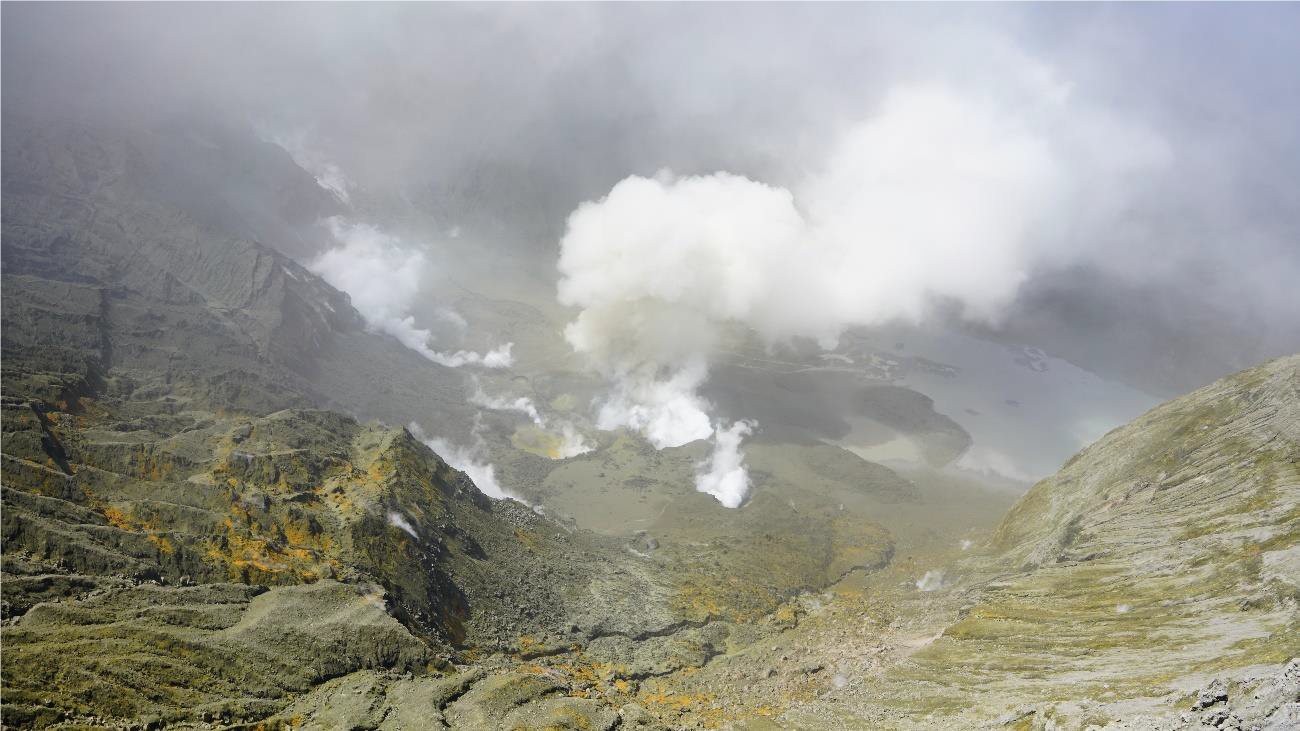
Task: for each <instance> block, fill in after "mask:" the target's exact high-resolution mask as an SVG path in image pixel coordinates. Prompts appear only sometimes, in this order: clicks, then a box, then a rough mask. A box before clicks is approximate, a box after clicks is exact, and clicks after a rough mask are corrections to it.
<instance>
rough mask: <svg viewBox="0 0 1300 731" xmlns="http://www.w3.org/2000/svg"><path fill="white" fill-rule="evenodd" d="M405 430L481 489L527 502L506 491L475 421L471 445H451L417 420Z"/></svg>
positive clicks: (493, 495) (495, 495)
mask: <svg viewBox="0 0 1300 731" xmlns="http://www.w3.org/2000/svg"><path fill="white" fill-rule="evenodd" d="M406 429H407V431H409V432H411V436H413V437H415V438H416V439H419V440H420V441H421V442H424V444H425V446H427V447H428V448H429V449H432V450H433V451H434V452H435V453H436V454H437V455H438V456H439V457H442V461H444V462H446V463H447V464H449V465H451V466H452V467H455V468H456V469H458V470H460V471H461V472H464V473H465V474H466V475H467V476H469V479H470V480H472V481H473V482H474V486H475V487H477V488H478V489H479V492H481V493H483V494H484V495H487V496H488V497H490V498H494V499H497V500H504V499H506V498H510V499H512V500H518V501H519V502H524V501H523V500H522V499H520V498H519V497H518V496H516V495H514V494H513V493H511V492H509V491H507V490H506V489H505V488H504V487H502V486H501V483H500V482H498V481H497V471H496V467H494V466H493V465H492V463H491V462H488V461H487V458H486V457H484V456H483V452H484V451H485V448H484V446H483V440H482V437H480V436H479V434H478V431H479V428H478V425H477V424H475V427H474V432H473V433H474V444H473V446H470V447H462V446H460V445H457V444H452V443H451V442H448V441H447V440H446V439H443V438H441V437H430V436H429V435H427V434H425V432H424V429H422V428H421V427H420V425H419V424H417V423H415V422H411V423H410V424H407V425H406Z"/></svg>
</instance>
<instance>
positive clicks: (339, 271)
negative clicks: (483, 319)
mask: <svg viewBox="0 0 1300 731" xmlns="http://www.w3.org/2000/svg"><path fill="white" fill-rule="evenodd" d="M328 223H329V226H330V231H331V232H332V233H333V234H334V238H335V239H337V240H338V241H339V243H340V245H339V246H338V247H336V248H333V249H330V250H329V251H326V252H325V253H323V254H321V255H320V256H319V257H317V258H316V259H314V260H313V261H312V262H310V263H309V264H308V268H309V269H311V270H312V271H313V272H315V273H316V274H318V275H320V276H321V277H322V278H323V279H325V281H327V282H329V283H330V284H332V285H334V286H335V287H337V288H338V289H340V290H342V291H344V292H347V293H348V296H349V297H351V298H352V304H353V306H354V307H356V308H357V311H358V312H360V313H361V315H362V317H364V318H365V319H366V323H367V324H368V325H369V326H370V327H371V328H373V329H375V330H378V331H379V332H383V333H387V334H389V335H392V336H393V337H395V338H397V339H398V341H400V342H401V343H402V344H403V345H405V346H406V347H408V348H410V349H411V350H414V351H415V352H417V353H419V354H420V355H422V356H424V357H425V358H428V359H429V360H431V361H433V362H435V363H439V364H441V365H445V366H447V367H450V368H457V367H460V366H465V365H477V366H482V367H484V368H509V367H510V366H511V365H512V364H513V363H514V357H513V355H511V352H510V351H511V348H512V346H513V344H512V343H506V344H505V345H502V346H500V347H497V348H494V349H492V350H490V351H488V352H487V353H475V352H472V351H468V350H458V351H455V352H453V353H445V352H441V351H438V350H435V349H433V348H432V347H431V346H430V343H431V342H432V341H433V333H432V332H431V331H430V330H429V329H427V328H420V327H417V326H416V324H415V316H414V315H412V314H411V307H412V305H413V304H414V303H415V301H416V298H417V297H418V296H419V294H420V281H421V278H422V277H423V276H424V272H425V268H426V265H427V261H426V258H425V256H424V254H423V253H422V252H420V251H416V250H412V249H408V248H405V247H403V246H402V245H401V242H400V241H398V240H397V239H396V238H395V237H393V236H390V235H388V234H386V233H384V232H383V231H381V230H380V229H378V228H376V227H374V226H371V225H369V224H364V223H351V222H348V221H346V220H344V219H342V218H340V217H337V216H335V217H333V218H330V219H329V220H328ZM439 317H440V318H442V319H445V320H448V321H449V322H453V323H456V322H457V321H459V322H462V323H463V322H464V320H463V318H460V316H459V315H456V314H455V313H449V311H445V310H444V311H442V312H440V313H439Z"/></svg>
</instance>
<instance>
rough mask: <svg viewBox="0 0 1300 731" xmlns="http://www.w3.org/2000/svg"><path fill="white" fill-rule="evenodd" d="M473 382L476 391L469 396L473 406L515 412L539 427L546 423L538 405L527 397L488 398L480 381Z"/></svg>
mask: <svg viewBox="0 0 1300 731" xmlns="http://www.w3.org/2000/svg"><path fill="white" fill-rule="evenodd" d="M473 380H474V390H473V392H471V393H470V395H469V402H470V403H471V404H474V405H475V406H478V407H480V408H484V409H492V410H493V411H515V412H518V413H520V414H523V415H524V416H527V417H528V418H529V419H530V420H532V422H533V423H534V424H536V425H537V426H542V425H543V424H544V423H545V420H544V419H542V415H541V413H539V412H538V411H537V405H536V404H534V403H533V400H532V399H530V398H528V397H527V396H519V397H516V398H513V399H512V398H508V397H502V396H488V395H487V394H486V393H484V391H483V386H482V384H480V383H479V382H478V379H477V378H475V379H473Z"/></svg>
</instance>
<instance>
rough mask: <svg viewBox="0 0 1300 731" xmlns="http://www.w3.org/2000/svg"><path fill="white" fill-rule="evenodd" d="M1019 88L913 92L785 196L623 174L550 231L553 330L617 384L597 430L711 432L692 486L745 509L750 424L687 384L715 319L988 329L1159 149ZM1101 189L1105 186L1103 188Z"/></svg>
mask: <svg viewBox="0 0 1300 731" xmlns="http://www.w3.org/2000/svg"><path fill="white" fill-rule="evenodd" d="M1035 79H1036V80H1035V82H1034V83H1033V84H1030V85H1029V88H1027V89H1025V90H1022V91H1021V93H1019V94H1017V95H1015V96H1014V97H1005V95H1004V97H1001V98H1000V97H997V96H994V95H991V94H990V95H979V94H971V93H964V92H958V91H956V90H954V89H952V88H948V87H945V86H941V85H920V86H907V87H902V88H898V89H895V90H894V91H892V92H891V93H889V94H887V95H886V96H885V99H884V101H883V104H882V105H881V107H880V110H879V113H878V114H876V115H874V116H872V117H871V118H869V119H867V120H865V121H864V122H862V123H861V124H858V125H856V126H854V127H852V128H851V129H849V130H848V131H847V132H846V133H845V134H844V135H843V136H842V137H841V138H840V139H839V140H838V141H837V142H836V143H835V144H833V145H832V146H831V148H830V149H831V152H830V154H829V156H828V157H827V158H826V159H825V160H824V161H823V163H822V164H821V165H820V166H819V167H818V168H816V169H815V170H814V172H813V173H812V174H810V175H808V176H807V177H806V178H805V179H804V180H802V181H800V182H799V184H798V185H797V186H795V188H794V189H793V190H791V189H787V188H784V187H778V186H773V185H768V184H765V183H762V182H758V181H755V180H751V179H748V178H746V177H742V176H739V175H733V174H730V173H725V172H719V173H714V174H712V175H701V176H685V177H675V176H673V175H672V174H671V173H668V172H663V173H661V174H660V175H658V176H657V177H655V178H644V177H639V176H632V177H628V178H625V179H624V180H622V181H621V182H619V183H618V184H616V185H615V186H614V187H613V188H612V189H611V190H610V192H609V194H608V195H606V196H605V197H604V198H602V199H600V200H598V201H594V202H588V203H584V204H582V205H581V206H579V207H578V209H577V210H576V211H574V212H573V213H572V215H571V216H570V217H569V219H568V227H567V230H566V232H565V235H564V237H563V239H562V240H561V254H560V260H559V270H560V274H561V280H560V284H559V299H560V302H561V303H563V304H566V305H573V306H577V307H579V308H581V311H580V312H579V314H578V316H577V318H576V319H575V320H574V321H573V322H572V323H571V324H570V325H569V326H568V327H567V329H566V330H565V337H566V338H567V340H568V341H569V343H570V344H571V345H572V346H573V348H574V349H575V350H576V351H578V352H580V353H583V354H585V355H586V356H588V358H589V360H590V362H591V364H592V365H593V366H594V367H595V368H596V369H597V370H598V371H599V372H600V373H602V374H603V375H604V376H605V377H606V378H608V379H609V380H610V382H611V384H612V392H611V395H610V396H609V398H608V399H607V400H606V401H605V403H604V404H603V406H602V407H601V409H600V412H599V417H598V424H599V426H600V427H601V428H611V427H615V426H627V427H630V428H633V429H636V430H638V431H640V432H641V433H643V434H644V435H645V436H646V437H647V438H648V439H649V440H650V441H651V442H652V443H653V444H655V446H656V447H660V448H662V447H666V446H673V445H677V444H682V443H684V442H686V441H690V440H693V439H701V438H707V437H709V436H710V435H713V436H715V439H716V441H715V453H714V459H713V466H712V467H711V468H710V469H708V470H705V471H702V472H701V473H700V474H699V475H698V476H697V481H696V487H697V489H700V490H701V491H704V492H709V493H710V494H713V495H715V497H718V498H719V501H720V502H722V503H723V504H724V505H728V506H731V507H734V506H735V505H738V504H739V503H740V500H741V499H742V498H743V495H744V492H745V490H746V489H747V485H748V479H747V477H746V475H745V473H744V467H743V464H741V463H740V461H739V459H738V458H737V459H735V460H734V462H733V460H732V459H731V457H732V456H735V455H738V454H739V452H738V446H739V442H740V439H741V438H742V437H743V436H744V435H746V434H747V433H748V431H749V428H750V427H749V426H747V425H741V424H737V425H733V426H732V427H730V428H729V429H727V430H720V429H715V427H713V426H712V424H711V420H710V418H709V415H708V411H709V408H708V404H707V403H705V402H704V401H703V399H702V398H701V397H700V396H699V394H698V389H699V387H700V386H701V385H702V383H703V382H704V380H705V379H706V378H707V376H708V369H709V365H710V363H711V361H712V359H713V356H714V354H713V351H714V347H715V342H716V341H717V339H718V336H719V332H720V328H721V327H722V326H724V325H725V324H726V323H738V324H740V325H743V326H745V327H748V328H751V329H752V330H753V331H755V332H757V333H758V334H759V335H760V336H761V337H762V338H763V339H764V340H765V341H766V342H767V343H768V344H769V346H774V345H776V344H778V343H782V342H788V341H789V340H791V339H793V338H800V337H802V338H812V339H815V340H816V341H817V342H819V343H820V344H821V345H822V346H823V347H826V348H830V347H833V346H834V345H835V344H836V342H837V340H838V338H839V336H840V334H841V333H843V331H844V330H845V329H847V328H850V327H854V326H866V325H875V324H881V323H885V322H888V321H894V320H904V321H911V322H917V321H919V320H922V319H923V318H924V317H925V316H926V315H927V314H928V313H929V312H930V311H931V310H932V309H933V308H934V306H935V305H936V304H937V303H946V304H950V305H955V306H956V308H957V309H958V311H959V312H960V313H961V314H962V315H963V316H964V317H966V318H968V319H970V320H973V321H978V322H985V323H990V324H996V322H997V320H998V318H999V316H1000V315H1001V313H1002V312H1003V311H1004V309H1005V308H1006V307H1008V306H1009V305H1010V304H1011V302H1012V301H1013V299H1014V298H1015V296H1016V293H1017V291H1018V288H1019V287H1020V285H1021V284H1022V283H1023V282H1024V281H1025V280H1026V279H1027V278H1028V277H1029V276H1030V274H1031V273H1032V272H1033V271H1034V270H1035V269H1037V268H1038V267H1042V266H1046V265H1049V264H1059V263H1061V262H1064V261H1068V260H1069V259H1070V257H1071V256H1072V255H1073V254H1074V253H1075V252H1076V251H1077V249H1078V247H1079V246H1080V241H1083V240H1086V238H1085V236H1084V235H1085V234H1086V233H1087V232H1088V231H1091V230H1096V228H1095V227H1096V226H1097V225H1099V224H1102V223H1105V222H1106V221H1109V220H1111V219H1112V218H1113V216H1114V215H1116V212H1117V211H1119V210H1121V209H1122V206H1123V203H1124V194H1125V192H1126V191H1127V190H1128V189H1129V187H1130V185H1131V182H1130V181H1131V179H1132V178H1133V177H1135V176H1137V175H1139V174H1141V173H1142V172H1144V171H1147V170H1150V169H1152V168H1157V167H1159V166H1160V165H1161V164H1162V163H1163V162H1164V161H1165V159H1166V157H1167V154H1168V153H1167V151H1166V149H1165V146H1164V143H1163V142H1162V141H1161V140H1160V139H1159V138H1157V137H1156V136H1154V135H1153V134H1151V133H1149V132H1147V131H1145V130H1144V129H1140V128H1136V127H1130V126H1127V125H1125V124H1122V123H1120V122H1119V121H1117V120H1114V119H1112V118H1110V117H1108V116H1106V115H1103V114H1101V113H1099V112H1097V111H1095V110H1092V109H1089V108H1087V107H1078V108H1076V107H1072V106H1071V105H1070V104H1069V94H1068V90H1067V88H1066V87H1064V86H1063V85H1061V84H1058V83H1055V82H1054V81H1053V80H1052V79H1051V78H1050V75H1047V76H1041V75H1040V76H1038V77H1035ZM1097 191H1106V192H1105V193H1104V194H1099V193H1097Z"/></svg>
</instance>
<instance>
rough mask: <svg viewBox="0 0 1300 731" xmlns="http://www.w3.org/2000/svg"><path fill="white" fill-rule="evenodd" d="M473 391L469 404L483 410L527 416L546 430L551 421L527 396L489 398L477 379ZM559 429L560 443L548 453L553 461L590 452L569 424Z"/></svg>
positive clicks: (562, 422)
mask: <svg viewBox="0 0 1300 731" xmlns="http://www.w3.org/2000/svg"><path fill="white" fill-rule="evenodd" d="M473 382H474V390H473V392H471V393H470V396H469V402H470V403H471V404H474V405H475V406H478V407H479V408H483V409H491V410H493V411H512V412H515V413H519V414H523V415H524V416H527V417H528V419H529V420H530V421H532V422H533V425H534V426H537V427H538V428H541V429H548V428H549V427H550V425H551V422H552V419H548V418H547V417H546V416H544V415H543V414H542V413H541V412H540V411H539V410H538V408H537V404H535V403H534V402H533V400H532V399H530V398H528V397H527V396H518V397H515V398H513V399H512V398H509V397H504V396H489V395H487V393H485V392H484V391H483V386H482V384H480V383H479V381H478V379H477V378H474V379H473ZM557 424H558V429H559V439H560V443H559V444H558V445H557V447H556V449H555V451H554V452H553V453H549V455H548V456H551V457H552V458H554V459H568V458H570V457H577V456H578V455H582V454H586V453H587V452H590V451H591V450H592V449H594V447H592V446H591V443H590V442H588V441H587V439H586V437H584V436H583V435H582V434H581V433H580V432H579V431H578V429H577V427H575V426H574V425H573V424H572V423H571V422H568V421H559V422H557Z"/></svg>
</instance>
